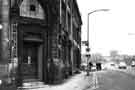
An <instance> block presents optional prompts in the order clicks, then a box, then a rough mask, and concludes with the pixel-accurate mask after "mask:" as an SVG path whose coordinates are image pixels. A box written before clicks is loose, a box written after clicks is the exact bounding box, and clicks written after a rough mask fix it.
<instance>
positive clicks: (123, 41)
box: [77, 0, 135, 56]
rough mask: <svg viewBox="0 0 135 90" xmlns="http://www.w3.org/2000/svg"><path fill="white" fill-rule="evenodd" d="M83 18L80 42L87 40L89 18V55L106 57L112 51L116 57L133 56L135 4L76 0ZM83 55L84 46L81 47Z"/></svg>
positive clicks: (118, 0) (124, 0) (130, 1)
mask: <svg viewBox="0 0 135 90" xmlns="http://www.w3.org/2000/svg"><path fill="white" fill-rule="evenodd" d="M77 2H78V6H79V10H80V13H81V16H82V22H83V25H82V41H84V40H87V14H88V13H89V12H92V11H94V10H98V9H109V11H106V12H105V11H99V12H95V13H92V14H90V15H89V41H90V48H91V52H90V53H97V52H98V53H102V55H104V56H108V55H109V52H110V51H111V50H118V52H119V54H128V55H135V0H77ZM82 53H86V52H85V46H82Z"/></svg>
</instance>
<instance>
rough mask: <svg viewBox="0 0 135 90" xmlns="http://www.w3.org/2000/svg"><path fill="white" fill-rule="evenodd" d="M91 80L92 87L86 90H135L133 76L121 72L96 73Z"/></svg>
mask: <svg viewBox="0 0 135 90" xmlns="http://www.w3.org/2000/svg"><path fill="white" fill-rule="evenodd" d="M93 79H94V84H93V87H92V88H88V89H86V90H135V76H133V75H131V74H127V73H125V72H122V71H116V70H107V71H102V72H96V73H94V77H93Z"/></svg>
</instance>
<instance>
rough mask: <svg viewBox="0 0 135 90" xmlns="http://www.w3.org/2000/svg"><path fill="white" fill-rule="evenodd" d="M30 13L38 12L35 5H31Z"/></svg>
mask: <svg viewBox="0 0 135 90" xmlns="http://www.w3.org/2000/svg"><path fill="white" fill-rule="evenodd" d="M30 11H33V12H35V11H36V6H35V5H33V4H31V5H30Z"/></svg>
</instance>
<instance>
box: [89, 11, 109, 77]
mask: <svg viewBox="0 0 135 90" xmlns="http://www.w3.org/2000/svg"><path fill="white" fill-rule="evenodd" d="M100 11H109V9H97V10H94V11H92V12H89V13H88V16H87V45H86V46H87V48H86V52H87V55H86V56H87V75H89V70H88V63H89V62H88V61H89V58H90V54H89V51H90V47H89V15H91V14H92V13H95V12H100Z"/></svg>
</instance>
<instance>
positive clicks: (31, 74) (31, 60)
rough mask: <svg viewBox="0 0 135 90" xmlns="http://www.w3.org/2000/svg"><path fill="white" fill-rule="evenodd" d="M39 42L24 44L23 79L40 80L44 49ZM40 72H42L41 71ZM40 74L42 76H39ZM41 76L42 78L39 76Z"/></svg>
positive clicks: (25, 42)
mask: <svg viewBox="0 0 135 90" xmlns="http://www.w3.org/2000/svg"><path fill="white" fill-rule="evenodd" d="M41 48H42V47H41V44H39V43H37V42H27V41H24V43H23V59H22V65H21V66H22V76H23V79H39V78H41V73H42V72H41V70H42V67H41V66H42V65H40V64H41V63H42V49H41ZM39 66H40V69H39ZM39 70H40V71H39ZM39 73H40V74H39ZM39 75H40V76H39Z"/></svg>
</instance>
